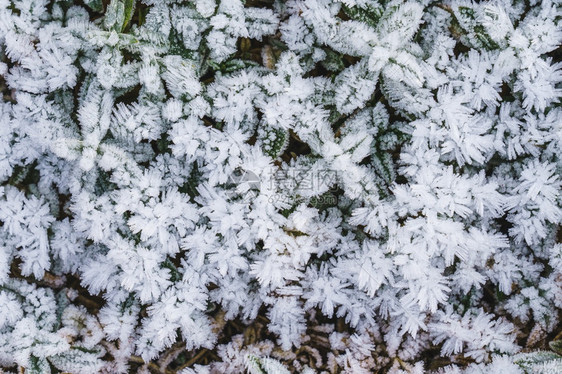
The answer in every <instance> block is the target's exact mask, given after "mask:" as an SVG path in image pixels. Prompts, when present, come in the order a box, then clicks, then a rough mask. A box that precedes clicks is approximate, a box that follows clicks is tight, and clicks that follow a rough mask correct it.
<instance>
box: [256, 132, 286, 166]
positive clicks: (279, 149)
mask: <svg viewBox="0 0 562 374" xmlns="http://www.w3.org/2000/svg"><path fill="white" fill-rule="evenodd" d="M258 131H259V133H258V138H259V139H260V140H261V145H262V149H263V151H264V152H265V153H266V154H268V155H269V156H271V158H273V159H276V158H277V157H279V156H281V155H282V154H283V152H285V149H287V146H288V145H289V131H288V130H284V129H277V128H272V127H268V128H265V129H264V128H260V129H259V130H258Z"/></svg>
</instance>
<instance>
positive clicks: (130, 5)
mask: <svg viewBox="0 0 562 374" xmlns="http://www.w3.org/2000/svg"><path fill="white" fill-rule="evenodd" d="M124 1H125V17H124V18H125V19H124V21H123V26H122V27H121V32H123V30H125V28H126V27H127V25H128V24H129V22H131V19H132V18H133V13H134V11H135V0H124Z"/></svg>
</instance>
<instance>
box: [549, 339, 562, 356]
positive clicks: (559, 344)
mask: <svg viewBox="0 0 562 374" xmlns="http://www.w3.org/2000/svg"><path fill="white" fill-rule="evenodd" d="M548 345H549V346H550V349H552V350H553V351H554V352H556V353H558V354H559V355H562V339H561V340H553V341H551V342H550V343H548Z"/></svg>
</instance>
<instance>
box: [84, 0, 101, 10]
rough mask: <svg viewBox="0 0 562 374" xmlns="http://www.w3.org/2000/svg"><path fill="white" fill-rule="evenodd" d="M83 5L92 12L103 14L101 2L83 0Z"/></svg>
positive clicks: (97, 0) (99, 0)
mask: <svg viewBox="0 0 562 374" xmlns="http://www.w3.org/2000/svg"><path fill="white" fill-rule="evenodd" d="M84 4H85V5H86V6H87V7H89V8H90V9H92V10H93V11H94V12H103V2H102V0H84Z"/></svg>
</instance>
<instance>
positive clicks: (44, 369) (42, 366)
mask: <svg viewBox="0 0 562 374" xmlns="http://www.w3.org/2000/svg"><path fill="white" fill-rule="evenodd" d="M25 372H26V373H27V374H50V373H51V367H50V366H49V362H48V361H47V360H46V359H45V358H39V357H35V356H31V357H30V358H29V367H28V368H27V370H26V371H25Z"/></svg>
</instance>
